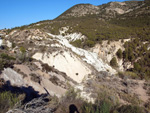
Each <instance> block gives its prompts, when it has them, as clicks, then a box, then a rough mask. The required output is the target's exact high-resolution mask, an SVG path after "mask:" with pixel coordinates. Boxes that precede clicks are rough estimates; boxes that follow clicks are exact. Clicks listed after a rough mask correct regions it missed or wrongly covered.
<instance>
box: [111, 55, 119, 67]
mask: <svg viewBox="0 0 150 113" xmlns="http://www.w3.org/2000/svg"><path fill="white" fill-rule="evenodd" d="M110 65H111V66H112V67H117V66H118V63H117V59H116V57H113V58H112V59H111V61H110Z"/></svg>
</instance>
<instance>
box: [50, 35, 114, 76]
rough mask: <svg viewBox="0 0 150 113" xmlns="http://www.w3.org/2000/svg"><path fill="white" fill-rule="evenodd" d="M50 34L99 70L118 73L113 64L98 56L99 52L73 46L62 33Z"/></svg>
mask: <svg viewBox="0 0 150 113" xmlns="http://www.w3.org/2000/svg"><path fill="white" fill-rule="evenodd" d="M48 35H50V36H52V37H55V39H56V40H57V41H58V42H59V43H61V44H62V45H63V46H65V47H67V48H70V49H71V50H72V51H73V52H74V53H76V54H77V55H79V56H81V57H82V60H84V61H86V62H87V63H88V64H90V65H92V66H93V67H94V68H95V69H96V70H97V71H109V72H110V73H112V74H115V73H116V70H114V69H112V68H111V66H109V65H108V64H106V63H104V62H103V61H102V59H100V58H99V57H98V54H97V53H94V52H90V51H87V50H84V49H81V48H77V47H74V46H72V45H71V44H70V43H69V41H68V40H67V39H66V38H65V37H63V36H62V35H53V34H50V33H48Z"/></svg>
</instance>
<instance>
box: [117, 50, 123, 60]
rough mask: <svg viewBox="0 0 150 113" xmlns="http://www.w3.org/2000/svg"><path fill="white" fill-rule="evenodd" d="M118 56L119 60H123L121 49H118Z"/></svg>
mask: <svg viewBox="0 0 150 113" xmlns="http://www.w3.org/2000/svg"><path fill="white" fill-rule="evenodd" d="M116 55H117V57H118V58H120V59H121V58H122V50H121V49H118V51H117V52H116Z"/></svg>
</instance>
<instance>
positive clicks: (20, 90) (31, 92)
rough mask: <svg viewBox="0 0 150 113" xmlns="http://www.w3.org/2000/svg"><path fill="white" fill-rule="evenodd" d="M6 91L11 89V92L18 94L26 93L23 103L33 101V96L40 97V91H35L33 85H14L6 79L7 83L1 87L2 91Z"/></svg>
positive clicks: (0, 90)
mask: <svg viewBox="0 0 150 113" xmlns="http://www.w3.org/2000/svg"><path fill="white" fill-rule="evenodd" d="M4 91H10V92H11V93H14V94H16V95H17V96H18V95H20V94H25V99H24V100H23V103H26V102H29V101H31V100H32V99H33V98H37V97H40V96H41V95H39V92H38V91H35V90H34V89H33V87H32V86H28V87H24V86H22V87H17V86H12V85H11V83H10V81H6V82H5V84H3V85H2V87H1V88H0V92H4Z"/></svg>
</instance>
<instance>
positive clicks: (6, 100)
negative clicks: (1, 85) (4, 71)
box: [0, 91, 19, 113]
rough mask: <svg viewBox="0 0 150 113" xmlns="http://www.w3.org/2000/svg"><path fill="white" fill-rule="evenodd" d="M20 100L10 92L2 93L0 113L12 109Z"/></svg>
mask: <svg viewBox="0 0 150 113" xmlns="http://www.w3.org/2000/svg"><path fill="white" fill-rule="evenodd" d="M18 101H19V99H18V98H17V96H16V95H15V94H13V93H11V92H9V91H5V92H1V93H0V113H4V112H6V111H8V110H9V109H10V108H12V107H13V106H14V105H15V104H16V103H17V102H18Z"/></svg>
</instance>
